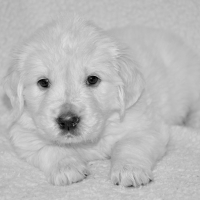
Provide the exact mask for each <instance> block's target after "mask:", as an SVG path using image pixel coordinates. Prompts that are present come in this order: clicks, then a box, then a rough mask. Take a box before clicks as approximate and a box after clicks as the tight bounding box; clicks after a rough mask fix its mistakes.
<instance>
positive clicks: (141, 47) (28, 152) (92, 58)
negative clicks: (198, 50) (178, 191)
mask: <svg viewBox="0 0 200 200" xmlns="http://www.w3.org/2000/svg"><path fill="white" fill-rule="evenodd" d="M13 63H14V65H13V66H12V67H11V69H10V71H9V73H8V75H7V77H6V80H5V84H4V85H5V91H6V93H7V95H8V97H9V98H10V100H11V103H12V106H13V111H12V121H13V123H12V126H11V127H10V129H9V136H10V139H11V142H12V144H13V145H14V148H15V150H16V152H17V153H18V155H19V156H20V157H21V158H23V159H25V160H26V161H27V162H29V163H31V164H32V165H35V166H36V167H38V168H40V169H41V170H42V171H44V173H45V175H46V176H47V178H48V180H49V181H50V182H51V183H53V184H55V185H66V184H71V183H74V182H77V181H80V180H82V179H84V178H85V177H86V176H87V175H88V174H89V171H88V169H87V162H88V161H91V160H95V159H105V158H111V171H110V176H111V180H112V182H113V183H114V184H120V185H122V186H131V185H132V186H139V185H142V184H146V183H148V182H149V181H150V180H152V179H153V175H152V169H153V167H154V165H155V164H156V162H157V160H159V159H160V158H161V157H162V156H163V155H164V154H165V152H166V148H167V144H168V141H169V135H170V132H169V131H170V129H169V127H168V126H167V125H166V124H180V125H181V124H186V125H190V126H193V127H198V126H199V124H200V123H199V111H200V109H199V108H200V103H199V93H200V90H199V87H200V83H199V82H200V79H199V77H200V70H199V69H200V67H199V63H200V62H199V59H198V58H197V57H196V55H195V54H194V53H193V52H192V51H191V50H190V49H189V48H188V47H187V46H186V45H185V44H183V43H182V41H181V40H179V39H178V38H176V37H175V36H171V35H170V34H168V33H165V32H162V31H158V30H152V29H148V28H139V27H127V28H123V29H119V30H111V31H109V32H104V31H102V30H101V29H99V28H97V27H96V26H94V25H92V24H91V23H89V22H86V21H84V20H82V19H79V18H78V17H75V18H72V19H68V20H60V21H55V22H52V23H51V24H48V25H47V26H45V27H43V28H42V29H40V30H39V31H38V32H37V33H36V34H35V35H33V36H32V37H31V38H30V39H29V41H27V42H26V43H25V44H24V45H23V46H22V47H21V49H20V50H19V52H18V54H17V55H16V59H14V62H13ZM89 75H96V76H99V77H100V79H101V82H100V83H99V85H98V86H96V87H89V86H88V85H87V84H86V79H87V77H88V76H89ZM43 77H46V78H49V79H50V81H51V86H50V88H48V89H46V90H43V89H41V88H40V87H38V85H37V81H38V80H39V79H40V78H43ZM61 111H65V112H75V113H76V114H77V115H79V116H81V121H80V123H79V124H78V135H73V134H71V135H69V134H66V135H62V134H60V132H61V131H60V129H59V128H58V125H57V124H56V122H55V119H56V118H57V117H58V116H59V114H60V112H61Z"/></svg>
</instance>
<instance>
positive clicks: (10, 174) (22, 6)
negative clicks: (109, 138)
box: [0, 0, 200, 200]
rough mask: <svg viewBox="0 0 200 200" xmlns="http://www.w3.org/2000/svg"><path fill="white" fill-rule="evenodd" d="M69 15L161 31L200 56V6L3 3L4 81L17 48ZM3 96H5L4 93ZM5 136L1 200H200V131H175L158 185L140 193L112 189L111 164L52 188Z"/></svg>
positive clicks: (170, 2)
mask: <svg viewBox="0 0 200 200" xmlns="http://www.w3.org/2000/svg"><path fill="white" fill-rule="evenodd" d="M68 12H76V13H78V14H79V15H83V16H84V17H86V18H88V19H92V20H93V21H95V22H96V23H97V24H98V25H99V26H101V27H103V28H106V29H107V28H110V27H115V26H124V25H126V24H128V23H132V24H140V25H141V24H142V25H148V26H154V27H162V28H165V29H167V30H171V31H172V32H175V33H177V34H179V35H181V36H182V37H183V38H184V40H185V41H186V42H187V43H188V44H189V45H190V46H192V47H193V48H194V49H195V50H196V51H199V50H200V1H199V0H193V1H188V0H154V1H150V0H141V1H138V0H123V1H122V0H101V1H100V0H99V1H94V0H81V1H75V0H74V1H72V0H65V1H64V0H60V1H55V0H43V1H40V0H16V1H13V0H7V1H5V0H0V79H2V77H3V76H4V75H5V71H6V69H7V67H8V66H9V64H8V63H9V60H10V52H11V50H12V48H13V47H14V46H16V45H17V44H18V43H20V42H21V41H22V40H23V39H24V38H26V37H28V36H29V35H30V34H31V33H32V32H33V31H34V30H35V29H37V28H38V27H40V26H42V25H43V24H44V23H45V22H47V21H50V20H51V18H54V17H56V16H57V15H59V14H60V13H62V14H64V13H68ZM66 20H67V19H66ZM0 95H1V97H2V96H3V91H2V88H0ZM4 102H5V99H3V98H1V101H0V115H1V116H2V115H3V114H4V113H5V112H6V110H7V108H6V106H5V105H4ZM5 135H6V132H5V131H3V126H1V129H0V200H4V199H5V200H7V199H8V200H10V199H12V200H20V199H25V200H42V199H44V200H50V199H52V200H61V199H70V200H71V199H87V200H90V199H115V200H118V199H123V200H124V199H137V200H140V199H144V200H148V199H149V200H161V199H169V200H172V199H173V200H179V199H181V200H186V199H188V200H193V199H194V200H198V199H200V133H199V131H195V130H190V129H186V128H183V127H172V137H171V142H170V146H169V150H168V153H167V155H166V156H165V157H164V158H163V159H162V160H161V161H160V162H159V163H158V164H157V166H156V168H155V169H154V177H155V180H154V181H153V182H152V183H150V184H149V185H147V186H143V187H139V188H122V187H120V186H114V185H112V183H111V181H110V180H109V176H108V175H109V166H110V162H109V161H94V162H91V163H89V165H88V166H89V168H90V171H91V175H90V176H89V177H88V178H87V179H86V180H84V181H82V182H79V183H76V184H73V185H70V186H66V187H56V186H52V185H50V184H49V183H48V182H47V181H46V179H45V177H44V175H43V173H42V172H40V171H39V170H38V169H36V168H34V167H32V166H30V165H29V164H27V163H25V162H24V161H21V160H19V159H18V158H17V157H16V156H15V154H14V153H13V151H12V149H11V147H10V145H9V142H8V141H7V139H6V137H5Z"/></svg>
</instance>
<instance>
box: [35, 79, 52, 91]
mask: <svg viewBox="0 0 200 200" xmlns="http://www.w3.org/2000/svg"><path fill="white" fill-rule="evenodd" d="M37 84H38V86H39V87H41V88H43V89H47V88H49V87H50V81H49V79H47V78H44V79H40V80H39V81H38V82H37Z"/></svg>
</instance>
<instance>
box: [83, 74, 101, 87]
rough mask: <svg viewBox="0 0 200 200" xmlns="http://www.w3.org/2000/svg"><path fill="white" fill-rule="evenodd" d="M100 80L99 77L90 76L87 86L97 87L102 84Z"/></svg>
mask: <svg viewBox="0 0 200 200" xmlns="http://www.w3.org/2000/svg"><path fill="white" fill-rule="evenodd" d="M100 81H101V80H100V78H99V77H97V76H88V78H87V81H86V84H87V85H88V86H97V85H98V84H99V83H100Z"/></svg>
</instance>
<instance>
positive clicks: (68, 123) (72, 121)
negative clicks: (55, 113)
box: [56, 112, 80, 133]
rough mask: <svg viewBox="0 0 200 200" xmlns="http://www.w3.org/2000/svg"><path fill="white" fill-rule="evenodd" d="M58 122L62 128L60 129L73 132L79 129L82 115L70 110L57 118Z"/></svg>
mask: <svg viewBox="0 0 200 200" xmlns="http://www.w3.org/2000/svg"><path fill="white" fill-rule="evenodd" d="M56 122H57V124H58V126H59V128H60V130H62V131H64V132H66V133H68V132H70V133H73V132H74V130H75V129H77V125H78V124H79V122H80V117H78V116H77V115H75V114H73V113H71V112H68V113H64V114H61V115H60V116H59V117H58V118H57V119H56Z"/></svg>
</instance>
